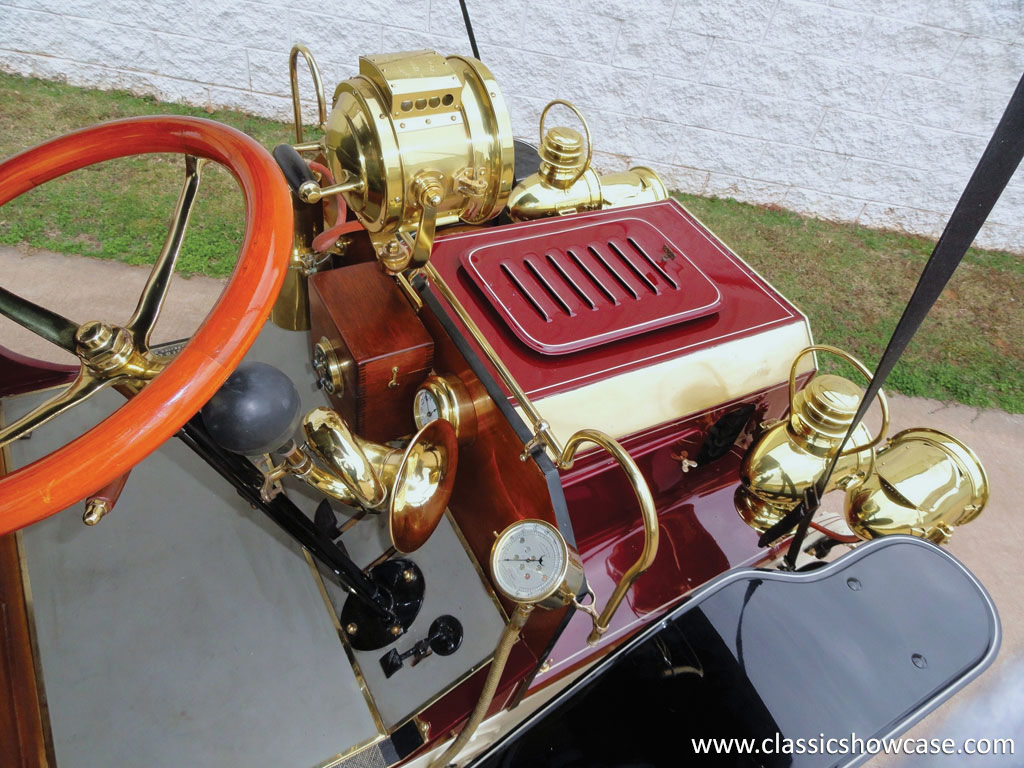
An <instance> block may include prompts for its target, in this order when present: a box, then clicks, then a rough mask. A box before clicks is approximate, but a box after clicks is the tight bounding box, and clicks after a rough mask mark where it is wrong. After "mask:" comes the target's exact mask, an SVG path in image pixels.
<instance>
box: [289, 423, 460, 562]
mask: <svg viewBox="0 0 1024 768" xmlns="http://www.w3.org/2000/svg"><path fill="white" fill-rule="evenodd" d="M303 430H304V431H305V433H306V440H307V442H308V443H309V446H310V447H311V448H312V449H313V450H314V451H315V452H316V454H317V455H318V456H319V457H320V458H321V459H322V460H323V461H324V463H325V464H326V465H327V467H328V468H329V469H330V470H331V471H332V472H333V473H334V474H336V475H337V476H338V477H339V478H340V479H341V481H342V483H344V485H345V486H346V487H347V488H348V489H349V490H350V491H351V492H352V494H353V495H354V496H355V498H356V501H358V502H359V503H360V504H361V505H362V506H364V507H366V508H367V509H371V510H378V511H383V510H385V509H386V510H387V513H388V526H389V529H390V533H391V541H392V543H393V544H394V546H395V549H396V550H398V551H399V552H401V553H403V554H407V553H409V552H413V551H415V550H417V549H419V548H420V547H421V546H422V545H423V544H424V542H426V540H427V539H428V538H429V537H430V534H432V533H433V532H434V529H435V528H437V525H438V523H439V522H440V521H441V516H442V515H443V514H444V511H445V508H446V507H447V506H448V499H449V498H451V495H452V487H453V485H454V483H455V470H456V468H457V466H458V458H459V454H458V441H457V439H456V436H455V429H454V428H453V427H452V425H451V424H450V423H448V422H447V421H445V420H444V419H436V420H435V421H432V422H430V423H429V424H427V425H425V426H424V427H423V429H421V430H420V431H419V432H417V433H416V434H415V435H414V436H413V438H412V440H410V441H409V444H408V445H407V446H406V447H405V448H404V449H403V448H391V447H389V446H387V445H381V444H380V443H375V442H373V441H372V440H366V439H364V438H361V437H359V436H358V435H356V434H355V433H354V432H352V430H351V429H349V427H348V425H347V424H346V423H345V420H344V419H342V418H341V416H339V415H338V414H337V413H336V412H335V411H332V410H330V409H329V408H314V409H313V410H312V411H310V412H309V413H308V414H306V417H305V418H304V419H303Z"/></svg>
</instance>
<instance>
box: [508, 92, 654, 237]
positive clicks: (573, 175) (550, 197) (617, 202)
mask: <svg viewBox="0 0 1024 768" xmlns="http://www.w3.org/2000/svg"><path fill="white" fill-rule="evenodd" d="M556 104H561V105H562V106H564V107H567V108H569V109H571V110H572V111H573V112H574V113H575V114H576V117H577V118H579V121H580V123H581V124H582V126H583V130H584V132H585V133H586V142H585V143H586V155H584V153H583V148H584V139H583V135H582V134H580V132H579V131H577V130H574V129H573V128H567V127H564V126H558V127H556V128H552V129H551V130H549V131H547V133H545V132H544V118H545V117H546V116H547V114H548V110H550V109H551V107H553V106H555V105H556ZM538 152H539V154H540V158H541V163H540V168H539V169H538V171H537V173H535V174H533V175H532V176H528V177H527V178H525V179H523V180H522V181H521V182H520V183H519V185H518V186H517V187H516V188H515V189H514V190H512V195H511V197H509V200H508V213H509V216H510V217H511V218H512V220H513V221H530V220H533V219H541V218H545V217H547V216H559V215H563V214H567V213H578V212H581V211H596V210H600V209H602V208H615V207H617V206H622V205H639V204H640V203H653V202H655V201H657V200H664V199H666V198H667V197H668V189H667V188H666V187H665V184H664V182H663V181H662V180H661V179H660V178H659V177H658V174H656V173H655V172H654V171H652V170H651V169H650V168H647V167H645V166H642V165H638V166H636V167H634V168H630V169H629V170H628V171H622V172H620V173H609V174H605V175H604V176H598V175H597V172H596V171H595V170H594V169H593V168H591V167H590V160H591V157H592V156H593V145H592V144H591V140H590V127H589V126H588V125H587V121H586V119H585V118H584V117H583V115H582V114H581V113H580V111H579V110H578V109H577V108H576V107H575V106H573V105H572V104H570V103H569V102H568V101H563V100H562V99H555V100H554V101H552V102H551V103H550V104H548V105H547V106H546V107H544V111H543V112H541V115H540V147H539V149H538Z"/></svg>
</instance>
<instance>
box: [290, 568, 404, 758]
mask: <svg viewBox="0 0 1024 768" xmlns="http://www.w3.org/2000/svg"><path fill="white" fill-rule="evenodd" d="M302 556H303V557H304V558H306V564H307V565H308V566H309V570H310V572H311V573H312V574H313V580H314V581H315V582H316V585H317V588H318V589H319V590H320V597H321V598H323V601H324V606H325V607H326V608H327V615H328V616H330V617H331V623H332V624H334V629H335V630H336V631H337V633H338V639H339V640H341V645H342V647H343V648H344V649H345V655H346V656H348V661H349V664H350V665H351V666H352V671H353V673H355V676H356V683H357V684H358V685H359V690H360V691H362V694H363V698H364V699H365V700H366V706H367V707H369V709H370V715H371V716H372V717H373V724H374V726H375V727H376V728H377V733H378V737H377V738H376V739H372V740H370V741H368V742H365V743H363V744H358V745H356V747H352V748H350V749H348V750H346V751H345V752H344V753H342V755H341V756H340V757H338V758H331V760H338V759H341V757H344V756H346V755H348V754H351V753H352V752H353V751H354V750H356V749H357V748H358V749H362V748H363V747H367V746H369V745H370V744H373V743H375V742H376V741H380V739H382V738H384V737H385V736H387V735H388V731H387V728H386V727H385V726H384V719H383V718H382V717H381V715H380V710H378V709H377V702H375V701H374V700H373V693H371V692H370V687H369V686H368V685H367V684H366V678H364V677H363V671H362V670H361V669H360V668H359V662H358V661H357V660H356V657H355V653H354V652H353V651H352V646H350V645H349V643H348V638H347V637H346V636H345V631H344V630H343V629H342V627H341V620H340V619H339V618H338V614H337V612H336V611H335V610H334V604H333V603H331V598H330V596H329V595H328V594H327V587H326V586H325V585H324V580H323V576H322V575H321V574H320V569H319V568H317V567H316V563H315V562H314V561H313V558H312V556H311V555H310V554H309V552H308V551H306V549H303V550H302ZM328 762H330V761H328Z"/></svg>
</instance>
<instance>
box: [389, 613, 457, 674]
mask: <svg viewBox="0 0 1024 768" xmlns="http://www.w3.org/2000/svg"><path fill="white" fill-rule="evenodd" d="M462 636H463V632H462V623H461V622H460V621H459V620H458V619H456V618H455V617H454V616H449V615H447V614H445V615H444V616H438V617H437V618H436V619H434V623H433V624H431V625H430V634H429V635H427V636H426V637H425V638H423V639H422V640H420V641H419V642H418V643H416V644H415V645H414V646H413V647H412V648H410V649H409V650H408V651H406V652H405V653H399V652H398V651H397V650H396V649H394V648H392V649H391V650H390V651H388V652H387V653H385V654H384V655H383V656H381V657H380V666H381V669H383V670H384V677H391V676H392V675H393V674H395V672H397V671H398V670H400V669H401V668H402V667H403V666H405V660H406V659H408V658H409V657H410V656H411V657H412V664H413V666H416V665H417V664H419V663H420V662H421V661H422V660H423V659H425V658H426V657H427V656H429V655H430V654H431V653H436V654H437V655H438V656H451V655H452V654H453V653H455V652H456V651H457V650H459V646H461V645H462Z"/></svg>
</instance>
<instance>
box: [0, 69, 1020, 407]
mask: <svg viewBox="0 0 1024 768" xmlns="http://www.w3.org/2000/svg"><path fill="white" fill-rule="evenodd" d="M145 114H182V115H198V116H201V117H208V118H210V119H213V120H217V121H220V122H224V123H227V124H229V125H232V126H234V127H235V128H238V129H240V130H242V131H244V132H246V133H248V134H249V135H251V136H253V137H255V138H256V139H257V140H258V141H260V142H261V143H262V144H263V145H264V146H266V147H268V148H270V147H273V146H274V145H275V144H277V143H280V142H282V141H288V140H291V139H292V133H291V126H290V125H284V124H281V123H275V122H272V121H269V120H263V119H260V118H256V117H250V116H248V115H243V114H240V113H237V112H228V111H214V112H210V113H207V112H205V111H203V110H201V109H195V108H191V107H182V106H178V105H175V104H158V103H156V102H155V101H153V100H151V99H144V98H137V97H134V96H130V95H128V94H124V93H118V92H100V91H89V90H83V89H79V88H71V87H69V86H65V85H60V84H57V83H50V82H45V81H40V80H33V79H27V78H22V77H17V76H13V75H5V74H2V73H0V157H7V156H9V155H11V154H14V153H16V152H18V151H20V150H22V149H25V148H27V147H29V146H32V145H33V144H36V143H39V142H41V141H43V140H45V139H47V138H51V137H54V136H58V135H60V134H63V133H67V132H69V131H72V130H75V129H77V128H81V127H84V126H87V125H91V124H93V123H97V122H100V121H103V120H111V119H115V118H120V117H129V116H133V115H145ZM210 171H214V172H210ZM182 173H183V162H182V161H181V159H180V158H175V157H168V156H162V155H150V156H145V157H139V158H131V159H124V160H115V161H111V162H109V163H104V164H102V165H99V166H94V167H92V168H88V169H84V170H82V171H78V172H76V173H74V174H71V175H69V176H67V177H65V178H64V179H61V180H59V181H56V182H51V183H49V184H47V185H45V186H43V187H40V188H38V189H35V190H32V191H31V192H29V193H28V194H26V195H24V196H23V197H22V198H20V199H18V200H16V201H14V202H13V203H10V204H9V205H7V206H5V207H4V208H3V209H0V243H4V244H12V245H14V244H21V243H25V244H28V245H30V246H33V247H37V248H43V249H47V250H52V251H57V252H60V253H75V254H83V255H88V256H96V257H100V258H112V259H118V260H121V261H125V262H128V263H132V264H142V263H149V262H152V260H153V259H154V257H155V256H156V254H157V252H158V251H159V249H160V245H161V244H162V243H163V239H164V236H165V235H166V231H167V230H166V227H167V222H168V219H169V217H170V213H171V211H172V210H173V208H174V203H175V201H176V199H177V195H178V189H179V186H180V183H181V178H182ZM678 197H679V199H680V200H682V202H683V203H684V204H685V205H686V206H687V207H688V208H689V209H690V210H691V211H693V212H694V214H696V215H697V216H698V217H699V218H700V219H701V220H702V221H703V222H704V223H705V224H707V225H708V226H709V227H710V228H711V229H712V230H713V231H714V232H715V233H716V234H717V235H718V236H719V237H721V238H722V239H723V240H724V241H725V242H726V243H728V244H729V245H730V246H731V247H732V248H733V250H735V251H736V252H737V253H738V254H740V255H741V256H742V257H743V258H745V259H746V260H747V261H748V262H749V263H750V264H751V265H753V266H754V267H755V268H756V269H757V270H758V271H760V272H761V274H762V275H764V276H765V277H766V278H767V279H768V280H770V281H771V282H772V283H773V284H774V285H775V286H776V287H777V288H778V289H779V290H780V291H782V293H784V294H785V295H786V296H787V297H788V298H789V299H791V300H792V301H793V302H794V303H795V304H796V305H797V306H799V307H800V308H801V309H802V310H803V311H804V312H805V313H806V314H807V315H808V317H809V318H810V321H811V327H812V329H813V331H814V337H815V340H816V341H818V342H820V343H827V344H833V345H835V346H838V347H840V348H842V349H845V350H847V351H849V352H851V353H853V354H854V355H856V356H858V357H860V358H861V359H862V360H863V361H864V362H865V363H866V364H867V365H868V366H869V367H874V365H875V364H876V363H877V361H878V358H879V357H880V356H881V354H882V351H883V350H884V349H885V344H886V342H887V341H888V338H889V335H890V334H891V333H892V330H893V328H894V327H895V324H896V322H897V320H898V319H899V316H900V313H901V312H902V310H903V307H904V305H905V303H906V301H907V299H908V298H909V297H910V294H911V292H912V290H913V287H914V285H915V284H916V282H917V277H918V275H919V274H920V272H921V269H922V268H923V266H924V263H925V261H926V260H927V258H928V255H929V254H930V253H931V250H932V247H933V245H934V243H933V242H932V241H930V240H928V239H926V238H921V237H912V236H907V235H901V234H897V233H892V232H883V231H879V230H873V229H867V228H864V227H858V226H854V225H849V224H835V223H831V222H825V221H819V220H817V219H810V218H805V217H803V216H799V215H797V214H795V213H790V212H788V211H782V210H774V209H769V208H764V207H760V206H754V205H747V204H743V203H737V202H735V201H733V200H720V199H715V198H700V197H694V196H689V195H679V196H678ZM242 209H243V207H242V200H241V196H240V195H239V194H238V193H237V190H236V189H235V185H234V182H233V180H232V179H231V177H230V176H229V174H227V173H226V172H225V171H223V170H222V169H219V168H217V167H216V166H212V165H211V166H209V170H208V171H207V173H205V174H204V179H203V186H202V189H201V192H200V202H199V204H198V205H197V206H196V208H195V211H194V213H193V217H192V223H191V225H190V228H189V232H188V235H187V238H186V241H185V245H184V248H183V251H182V256H181V259H180V261H179V265H178V268H179V270H180V271H182V272H184V273H191V274H195V273H199V274H205V275H212V276H218V277H219V276H225V275H227V274H228V273H229V272H230V271H231V268H232V266H233V264H234V259H235V255H236V252H237V249H238V245H239V244H240V242H241V230H242V212H243V211H242ZM1022 302H1024V260H1022V259H1021V257H1019V256H1016V255H1014V254H1010V253H1003V252H999V251H982V250H977V249H972V251H971V252H970V253H969V254H968V255H967V257H966V259H965V260H964V262H963V263H962V264H961V266H960V268H959V270H958V271H957V273H956V274H955V275H954V277H953V279H952V281H951V282H950V285H949V286H948V287H947V289H946V291H945V292H944V293H943V295H942V297H941V298H940V299H939V302H938V303H937V305H936V306H935V308H934V309H933V310H932V312H931V315H930V316H929V317H928V319H927V320H926V321H925V323H924V325H923V327H922V328H921V330H920V331H919V332H918V334H917V336H916V337H915V339H914V341H913V342H912V343H911V345H910V347H909V348H908V350H907V352H906V354H905V355H904V356H903V359H902V360H901V362H900V364H899V365H898V366H897V367H896V369H895V370H894V371H893V372H892V374H891V376H890V377H889V382H888V385H887V388H888V389H890V390H893V391H898V392H902V393H904V394H908V395H917V396H922V397H932V398H936V399H939V400H956V401H959V402H961V403H965V404H967V405H974V406H979V407H989V406H996V407H999V408H1002V409H1004V410H1007V411H1009V412H1011V413H1024V365H1022V363H1024V312H1022V311H1021V303H1022ZM820 359H821V362H822V363H823V366H824V369H825V370H842V369H841V365H840V364H837V363H835V362H833V361H831V360H830V359H829V358H828V357H825V356H822V357H821V358H820ZM848 375H851V376H853V374H852V373H850V374H848ZM854 378H855V377H854Z"/></svg>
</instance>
